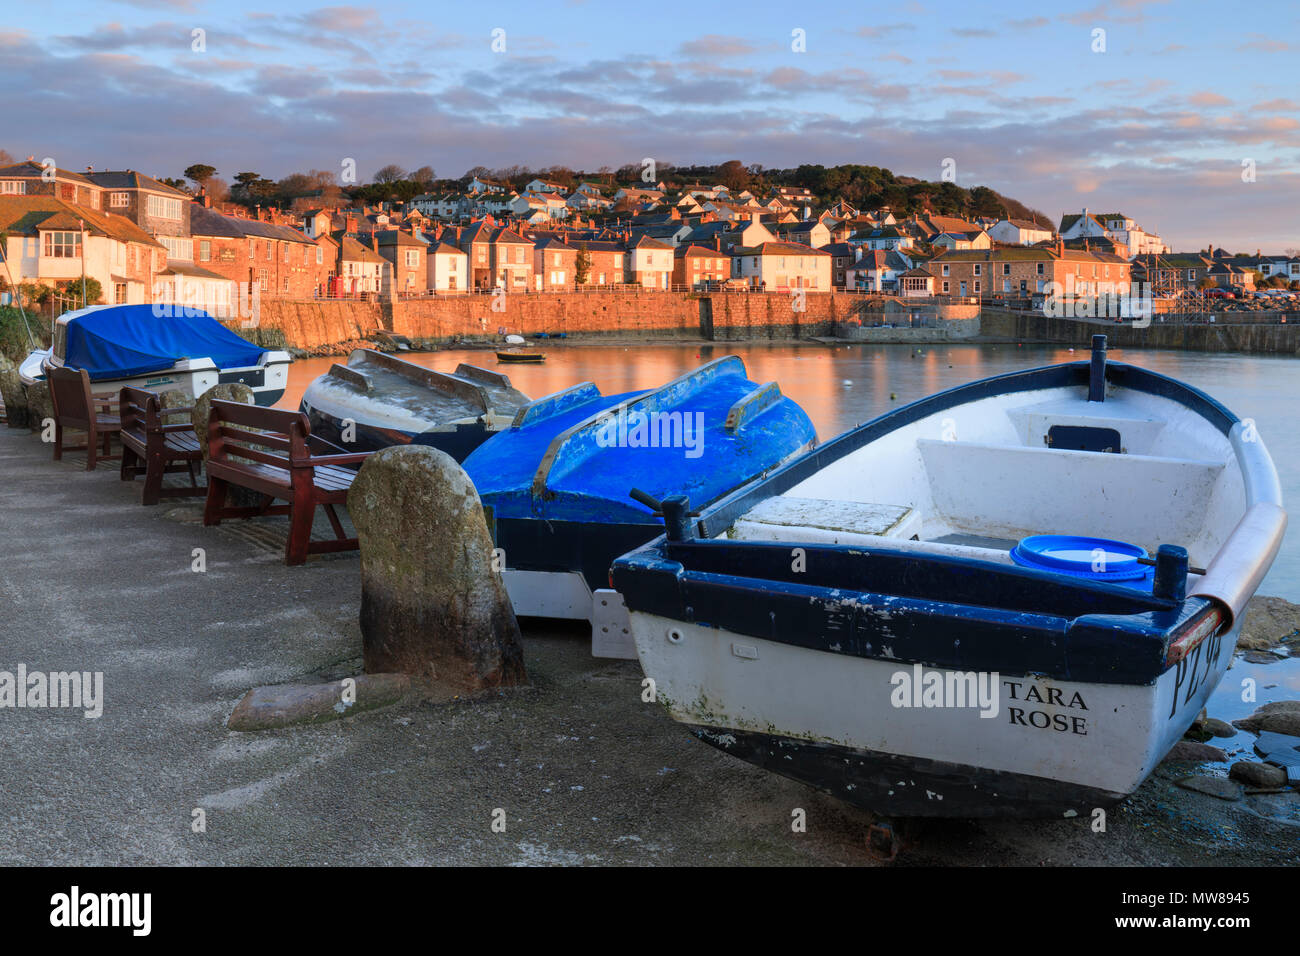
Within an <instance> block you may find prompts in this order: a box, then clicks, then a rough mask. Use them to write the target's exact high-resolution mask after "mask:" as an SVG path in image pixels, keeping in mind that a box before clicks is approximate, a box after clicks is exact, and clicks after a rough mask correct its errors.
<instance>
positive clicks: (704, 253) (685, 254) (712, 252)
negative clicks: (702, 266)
mask: <svg viewBox="0 0 1300 956" xmlns="http://www.w3.org/2000/svg"><path fill="white" fill-rule="evenodd" d="M673 255H674V256H676V257H677V258H678V259H686V258H692V259H694V258H703V259H717V258H719V257H720V256H727V255H728V254H727V253H725V252H722V251H720V250H718V249H714V248H713V247H712V246H700V245H695V244H694V243H692V244H691V245H686V246H678V247H677V250H676V251H675V252H674V253H673Z"/></svg>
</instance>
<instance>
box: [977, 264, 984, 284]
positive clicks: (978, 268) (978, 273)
mask: <svg viewBox="0 0 1300 956" xmlns="http://www.w3.org/2000/svg"><path fill="white" fill-rule="evenodd" d="M983 268H984V266H983V264H981V263H979V262H977V263H975V275H980V274H981V270H982V269H983ZM977 285H978V283H977Z"/></svg>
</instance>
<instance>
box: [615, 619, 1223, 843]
mask: <svg viewBox="0 0 1300 956" xmlns="http://www.w3.org/2000/svg"><path fill="white" fill-rule="evenodd" d="M631 629H632V634H633V637H634V640H635V642H636V646H637V654H638V657H639V659H640V661H641V666H642V669H643V670H644V672H645V674H646V676H647V677H649V678H651V679H652V680H653V681H654V682H655V695H656V698H657V700H658V701H659V702H660V703H662V704H664V705H665V706H666V708H667V709H668V711H669V713H670V714H671V716H672V717H673V718H674V719H675V720H677V721H680V722H682V723H684V724H686V725H688V726H689V727H690V729H691V730H692V732H694V733H695V735H696V736H698V737H699V738H700V739H701V740H703V741H705V742H706V743H709V744H711V745H712V746H715V747H717V748H719V749H721V750H723V751H725V752H727V753H729V754H731V755H733V756H735V757H738V758H740V759H742V760H746V761H748V762H750V763H754V764H756V765H758V766H760V767H763V768H765V769H767V770H770V771H773V772H776V773H779V774H782V775H783V776H787V777H791V778H793V779H796V780H800V781H802V782H804V783H807V784H810V785H812V786H814V787H817V788H819V789H821V790H824V791H826V792H828V793H831V794H832V795H834V796H836V797H837V798H839V799H841V800H844V801H845V802H848V803H851V804H854V805H855V806H858V807H861V808H863V809H867V810H871V811H874V812H877V813H882V814H888V815H894V816H921V817H988V816H994V817H996V816H1020V817H1023V816H1041V817H1062V816H1074V815H1076V814H1077V815H1086V814H1090V813H1091V812H1092V811H1093V810H1094V809H1096V808H1098V807H1105V806H1108V805H1111V804H1113V803H1115V802H1117V801H1119V800H1121V799H1123V798H1124V797H1125V796H1127V795H1128V794H1131V793H1132V792H1133V791H1134V790H1136V789H1137V788H1138V787H1139V786H1140V785H1141V783H1142V781H1143V780H1144V779H1146V777H1147V776H1148V775H1149V774H1150V773H1151V771H1152V770H1154V769H1155V767H1156V765H1157V764H1159V762H1160V760H1161V759H1162V758H1163V757H1164V755H1165V754H1166V753H1168V751H1169V748H1170V747H1172V746H1173V745H1174V743H1175V742H1176V741H1177V740H1178V739H1179V738H1180V737H1182V735H1183V734H1184V733H1185V732H1186V731H1187V728H1188V727H1189V726H1190V725H1191V723H1192V721H1193V720H1195V718H1196V716H1197V715H1198V714H1199V713H1200V711H1201V709H1202V708H1203V707H1204V706H1205V703H1206V700H1207V699H1208V697H1209V695H1210V693H1211V692H1212V691H1213V689H1214V687H1215V686H1216V685H1217V684H1218V683H1219V681H1220V680H1221V679H1222V677H1223V674H1224V672H1225V671H1226V670H1227V668H1228V665H1229V662H1230V661H1231V658H1232V648H1233V647H1234V646H1235V642H1236V634H1235V631H1233V632H1228V633H1225V634H1216V635H1212V636H1211V637H1210V638H1208V639H1207V640H1205V641H1204V642H1202V643H1201V644H1200V645H1198V647H1197V649H1196V650H1195V651H1194V652H1193V654H1192V655H1190V656H1189V657H1188V658H1187V659H1186V660H1184V661H1181V662H1179V663H1178V664H1175V665H1173V666H1171V667H1170V668H1168V669H1167V670H1166V671H1164V672H1163V673H1162V674H1160V675H1159V676H1158V677H1157V679H1156V680H1155V681H1154V682H1152V683H1147V684H1112V683H1101V682H1095V681H1071V680H1063V679H1059V678H1043V677H1038V676H1029V675H1025V674H1010V673H1003V674H999V673H996V672H985V673H984V674H981V675H977V680H982V681H983V682H984V684H983V686H985V687H988V688H990V689H993V688H996V690H995V691H993V692H992V693H991V694H989V695H987V696H986V697H985V698H984V700H982V701H981V700H979V699H978V697H977V696H976V695H973V694H972V695H968V696H967V698H966V699H965V700H964V701H962V702H960V703H961V704H962V705H961V706H958V705H957V704H958V703H959V702H958V701H955V700H953V699H952V698H951V697H948V698H943V697H942V696H940V697H935V698H931V699H930V701H929V705H927V701H926V699H925V697H924V695H923V691H922V690H921V688H923V687H924V686H925V683H926V681H927V680H929V679H930V678H929V675H931V674H933V675H937V676H936V678H935V679H936V680H938V681H941V682H942V683H941V684H939V685H937V686H943V687H947V686H953V687H958V686H961V687H965V688H967V689H970V688H971V687H972V686H974V685H972V684H971V683H970V680H969V678H968V677H967V676H966V675H968V674H972V672H969V671H956V670H954V669H952V668H930V667H927V666H923V665H921V664H919V663H916V662H906V661H898V660H890V659H885V658H868V657H858V656H853V655H850V654H845V653H841V652H835V651H830V650H817V649H812V648H810V647H808V646H794V645H791V644H786V643H782V642H781V641H777V640H764V639H761V638H756V637H754V636H751V635H746V634H739V633H735V632H732V631H728V630H726V629H724V628H716V627H709V626H705V625H699V624H690V623H686V622H682V621H678V620H675V619H672V618H667V617H660V616H657V615H649V614H644V613H638V612H633V613H632V615H631ZM961 636H962V635H955V637H956V638H957V639H960V638H961ZM827 638H828V639H827V642H826V646H827V647H831V646H835V645H836V641H835V639H834V635H827ZM958 675H960V679H959V678H958ZM985 714H986V715H987V716H983V715H985Z"/></svg>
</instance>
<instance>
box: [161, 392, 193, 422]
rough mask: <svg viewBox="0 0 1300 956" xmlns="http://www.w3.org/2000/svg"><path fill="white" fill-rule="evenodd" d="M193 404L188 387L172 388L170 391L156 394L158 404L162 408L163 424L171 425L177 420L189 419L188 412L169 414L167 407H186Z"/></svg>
mask: <svg viewBox="0 0 1300 956" xmlns="http://www.w3.org/2000/svg"><path fill="white" fill-rule="evenodd" d="M193 404H194V396H193V395H191V394H190V390H189V389H188V388H173V389H171V390H170V391H166V392H163V393H162V394H161V395H159V396H158V405H159V407H161V408H162V410H163V416H162V420H163V424H164V425H173V424H176V423H178V422H184V421H189V420H190V413H189V412H184V413H181V414H175V413H173V414H171V415H168V414H167V409H169V408H188V407H189V406H191V405H193Z"/></svg>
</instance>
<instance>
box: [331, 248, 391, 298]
mask: <svg viewBox="0 0 1300 956" xmlns="http://www.w3.org/2000/svg"><path fill="white" fill-rule="evenodd" d="M337 238H338V244H339V259H338V267H337V276H336V278H335V280H334V283H333V287H332V289H331V291H330V294H331V295H338V296H359V295H364V294H366V293H376V292H379V291H380V287H381V285H382V284H383V276H384V268H385V267H386V266H387V267H388V268H391V266H388V262H387V260H386V259H384V257H383V256H381V255H380V254H379V253H377V252H376V251H375V250H374V248H373V247H371V246H369V245H366V244H365V243H362V242H360V241H358V240H357V239H356V238H354V237H352V236H349V235H346V234H342V233H340V234H339V235H338V237H337Z"/></svg>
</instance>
